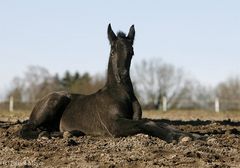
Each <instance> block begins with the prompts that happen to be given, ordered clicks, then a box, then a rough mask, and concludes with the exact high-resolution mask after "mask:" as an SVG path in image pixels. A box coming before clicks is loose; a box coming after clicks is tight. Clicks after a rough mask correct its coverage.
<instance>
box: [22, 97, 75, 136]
mask: <svg viewBox="0 0 240 168" xmlns="http://www.w3.org/2000/svg"><path fill="white" fill-rule="evenodd" d="M70 101H71V95H70V94H69V93H67V92H53V93H51V94H49V95H47V96H45V97H43V98H42V99H41V100H39V101H38V102H37V103H36V105H35V107H34V108H33V111H32V113H31V115H30V118H29V121H28V122H27V123H26V124H25V125H23V127H22V130H21V131H20V134H21V136H22V137H23V138H36V136H38V131H37V129H43V130H46V131H49V132H52V131H59V122H60V119H61V116H62V113H63V111H64V110H65V108H66V106H67V105H68V104H69V102H70Z"/></svg>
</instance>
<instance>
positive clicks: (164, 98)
mask: <svg viewBox="0 0 240 168" xmlns="http://www.w3.org/2000/svg"><path fill="white" fill-rule="evenodd" d="M162 105H163V111H164V112H165V111H167V97H166V96H163V99H162Z"/></svg>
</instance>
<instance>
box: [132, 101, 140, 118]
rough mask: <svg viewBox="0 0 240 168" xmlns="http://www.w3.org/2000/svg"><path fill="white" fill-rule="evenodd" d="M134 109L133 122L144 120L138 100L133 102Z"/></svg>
mask: <svg viewBox="0 0 240 168" xmlns="http://www.w3.org/2000/svg"><path fill="white" fill-rule="evenodd" d="M132 108H133V120H141V119H142V108H141V105H140V103H139V102H138V100H137V99H135V100H134V101H133V102H132Z"/></svg>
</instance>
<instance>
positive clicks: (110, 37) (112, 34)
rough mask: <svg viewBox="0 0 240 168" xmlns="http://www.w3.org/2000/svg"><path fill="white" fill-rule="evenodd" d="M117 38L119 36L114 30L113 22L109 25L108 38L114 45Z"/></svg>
mask: <svg viewBox="0 0 240 168" xmlns="http://www.w3.org/2000/svg"><path fill="white" fill-rule="evenodd" d="M116 39H117V36H116V35H115V33H114V32H113V31H112V27H111V24H109V25H108V40H109V42H110V44H111V45H112V44H113V42H114V41H115V40H116Z"/></svg>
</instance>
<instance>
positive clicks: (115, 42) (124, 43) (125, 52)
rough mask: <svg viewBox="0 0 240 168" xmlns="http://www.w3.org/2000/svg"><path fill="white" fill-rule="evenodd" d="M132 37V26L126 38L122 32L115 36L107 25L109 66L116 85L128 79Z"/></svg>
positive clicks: (133, 31) (133, 32) (133, 34)
mask: <svg viewBox="0 0 240 168" xmlns="http://www.w3.org/2000/svg"><path fill="white" fill-rule="evenodd" d="M134 37H135V29H134V25H132V26H131V27H130V30H129V33H128V35H127V36H126V34H125V33H123V32H118V33H117V35H115V33H114V32H113V31H112V28H111V25H110V24H109V25H108V39H109V42H110V45H111V52H110V60H109V64H110V65H111V68H112V71H113V75H114V77H115V79H116V80H117V82H118V83H121V82H123V80H126V79H127V78H128V77H129V69H130V64H131V59H132V56H133V54H134V52H133V42H134Z"/></svg>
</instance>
